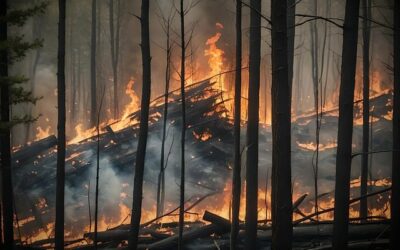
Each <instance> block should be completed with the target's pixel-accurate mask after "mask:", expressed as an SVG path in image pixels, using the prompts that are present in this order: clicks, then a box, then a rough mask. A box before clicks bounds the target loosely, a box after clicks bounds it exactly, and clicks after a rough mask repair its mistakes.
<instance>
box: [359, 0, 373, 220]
mask: <svg viewBox="0 0 400 250" xmlns="http://www.w3.org/2000/svg"><path fill="white" fill-rule="evenodd" d="M362 9H363V16H364V18H363V139H362V152H363V154H362V158H361V191H360V192H361V193H360V197H363V196H365V195H366V194H367V192H368V153H367V152H368V149H369V41H370V28H371V27H370V26H371V25H370V21H369V19H370V18H371V15H370V12H371V0H363V1H362ZM367 216H368V198H364V199H361V200H360V217H361V218H367Z"/></svg>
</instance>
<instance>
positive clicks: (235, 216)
mask: <svg viewBox="0 0 400 250" xmlns="http://www.w3.org/2000/svg"><path fill="white" fill-rule="evenodd" d="M235 63H236V71H235V104H234V105H235V117H234V119H235V121H234V130H233V138H234V164H233V173H232V226H231V239H230V240H231V241H230V247H231V250H234V249H236V245H237V235H238V232H239V212H240V192H241V184H242V180H241V178H240V177H241V176H240V175H241V173H240V172H241V168H242V166H241V155H240V120H241V119H240V118H241V117H240V115H241V97H242V95H241V93H242V2H241V1H240V0H236V62H235Z"/></svg>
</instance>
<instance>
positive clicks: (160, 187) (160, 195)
mask: <svg viewBox="0 0 400 250" xmlns="http://www.w3.org/2000/svg"><path fill="white" fill-rule="evenodd" d="M163 19H164V20H163V21H164V23H163V25H164V27H163V28H164V31H165V35H166V37H167V40H166V46H167V47H166V68H165V90H164V114H163V129H162V138H161V157H160V172H159V175H158V183H157V213H156V216H157V217H159V216H161V215H162V214H163V213H164V198H165V167H166V166H165V140H166V136H167V122H168V93H169V83H170V80H171V56H172V45H171V22H172V16H171V13H170V15H169V16H168V18H164V17H163Z"/></svg>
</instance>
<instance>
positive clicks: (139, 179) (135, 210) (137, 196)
mask: <svg viewBox="0 0 400 250" xmlns="http://www.w3.org/2000/svg"><path fill="white" fill-rule="evenodd" d="M149 2H150V1H149V0H142V10H141V17H140V25H141V37H142V42H141V49H142V65H143V87H142V100H141V110H140V132H139V142H138V147H137V154H136V165H135V179H134V186H133V204H132V213H131V214H132V216H131V229H130V237H129V249H136V248H137V243H138V235H139V228H140V217H141V214H142V211H141V209H142V198H143V197H142V196H143V174H144V164H145V158H146V146H147V134H148V121H149V106H150V94H151V56H150V38H149V35H150V30H149Z"/></svg>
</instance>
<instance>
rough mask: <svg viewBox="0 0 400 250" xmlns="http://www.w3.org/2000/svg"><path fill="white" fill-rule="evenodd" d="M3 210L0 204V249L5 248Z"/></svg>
mask: <svg viewBox="0 0 400 250" xmlns="http://www.w3.org/2000/svg"><path fill="white" fill-rule="evenodd" d="M0 178H1V177H0ZM0 180H1V179H0ZM1 209H2V207H1V202H0V247H3V217H2V215H3V213H2V210H1Z"/></svg>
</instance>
